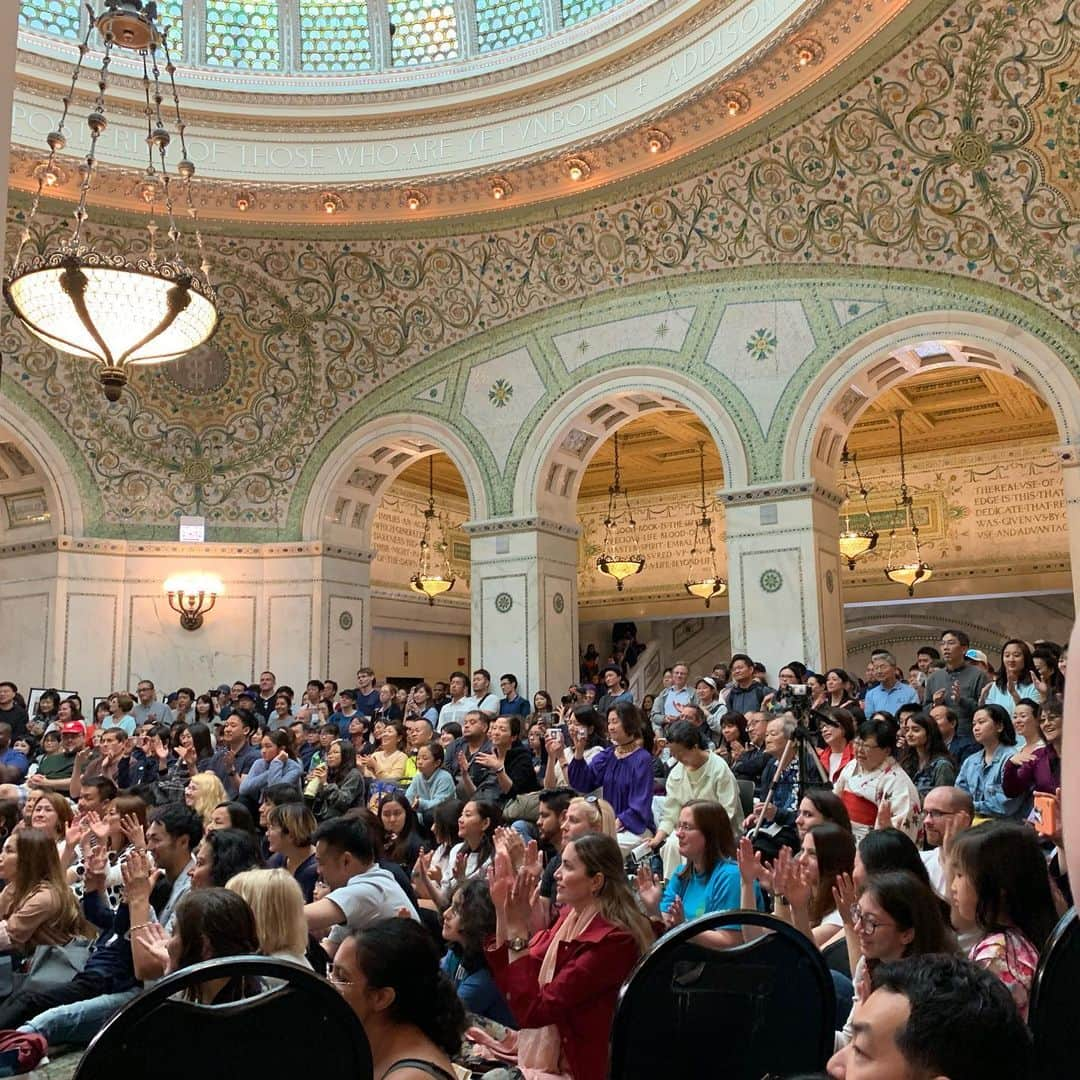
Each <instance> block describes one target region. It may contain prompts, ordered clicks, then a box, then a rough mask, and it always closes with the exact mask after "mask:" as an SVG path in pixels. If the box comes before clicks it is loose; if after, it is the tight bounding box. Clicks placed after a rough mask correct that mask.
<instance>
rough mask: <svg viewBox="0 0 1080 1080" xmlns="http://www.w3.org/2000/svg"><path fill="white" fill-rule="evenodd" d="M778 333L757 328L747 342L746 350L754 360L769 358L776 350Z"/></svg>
mask: <svg viewBox="0 0 1080 1080" xmlns="http://www.w3.org/2000/svg"><path fill="white" fill-rule="evenodd" d="M776 344H777V341H776V335H775V334H774V333H773V332H772V331H771V330H766V329H761V330H756V331H754V333H753V334H752V335H751V337H750V340H749V341H748V342H747V343H746V351H747V353H749V355H750V357H751V359H753V360H758V361H761V360H768V359H769V357H770V356H772V354H773V353H774V352H776Z"/></svg>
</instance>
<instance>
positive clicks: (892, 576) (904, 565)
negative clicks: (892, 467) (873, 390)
mask: <svg viewBox="0 0 1080 1080" xmlns="http://www.w3.org/2000/svg"><path fill="white" fill-rule="evenodd" d="M896 431H897V434H898V436H899V439H900V500H899V502H898V503H897V506H896V509H895V510H894V512H893V523H892V529H891V530H890V531H889V561H888V564H887V565H886V567H885V576H886V577H887V578H888V579H889V580H890V581H894V582H896V584H897V585H904V586H905V587H906V588H907V592H908V596H914V595H915V586H916V585H917V584H918V583H919V582H920V581H929V580H930V578H931V576H932V575H933V573H934V571H933V568H932V567H930V566H929V565H928V564H927V563H926V562H924V561H923V557H922V552H921V550H920V548H919V526H918V525H917V524H916V523H915V505H914V500H913V499H912V497H911V492H910V491H908V486H907V469H906V465H905V461H904V413H903V411H902V410H899V409H898V410H897V413H896ZM898 517H900V518H901V521H902V523H904V524H906V526H907V531H908V532H910V533H911V546H912V555H913V556H914V558H912V559H911V560H910V561H904V562H901V561H898V560H896V559H894V557H893V551H894V543H895V540H896V525H897V518H898Z"/></svg>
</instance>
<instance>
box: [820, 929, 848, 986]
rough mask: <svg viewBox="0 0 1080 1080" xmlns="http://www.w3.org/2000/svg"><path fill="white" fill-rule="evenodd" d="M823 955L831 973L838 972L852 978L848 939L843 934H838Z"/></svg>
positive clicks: (822, 951)
mask: <svg viewBox="0 0 1080 1080" xmlns="http://www.w3.org/2000/svg"><path fill="white" fill-rule="evenodd" d="M821 955H822V957H823V958H824V960H825V963H826V964H827V965H828V968H829V970H830V971H838V972H839V973H840V974H841V975H846V976H847V977H848V978H849V979H850V978H851V963H850V961H849V960H848V951H847V939H846V937H845V936H844V935H843V934H837V935H836V937H835V938H833V940H832V941H830V942H829V944H828V945H826V946H825V948H824V949H822V950H821Z"/></svg>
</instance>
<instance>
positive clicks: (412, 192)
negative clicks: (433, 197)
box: [401, 188, 428, 210]
mask: <svg viewBox="0 0 1080 1080" xmlns="http://www.w3.org/2000/svg"><path fill="white" fill-rule="evenodd" d="M401 201H402V202H403V203H404V204H405V206H406V207H407V208H408V209H410V210H420V209H422V208H423V207H425V206H427V202H428V197H427V196H426V195H425V194H424V193H423V192H422V191H418V190H417V189H416V188H409V189H408V190H407V191H406V192H405V194H404V195H403V196H402V197H401Z"/></svg>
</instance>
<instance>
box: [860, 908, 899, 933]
mask: <svg viewBox="0 0 1080 1080" xmlns="http://www.w3.org/2000/svg"><path fill="white" fill-rule="evenodd" d="M851 921H852V922H853V923H855V924H857V925H858V926H861V927H862V933H864V934H865V935H866V936H867V937H873V936H874V934H875V933H877V928H878V927H879V926H895V925H896V924H895V923H891V922H878V920H877V919H875V918H874V917H873V916H871V915H864V914H863V913H862V911H861V910H860V908H859V905H858V904H855V905H854V906H853V907H852V908H851Z"/></svg>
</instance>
